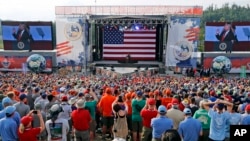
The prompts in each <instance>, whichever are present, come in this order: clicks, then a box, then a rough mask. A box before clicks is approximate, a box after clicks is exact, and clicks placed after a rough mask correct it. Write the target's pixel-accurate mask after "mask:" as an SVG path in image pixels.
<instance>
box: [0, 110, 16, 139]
mask: <svg viewBox="0 0 250 141" xmlns="http://www.w3.org/2000/svg"><path fill="white" fill-rule="evenodd" d="M4 111H5V116H6V117H4V118H2V119H1V120H0V135H1V138H2V141H18V135H17V129H18V126H19V125H17V123H16V121H15V120H14V119H13V116H14V114H15V111H16V107H15V106H7V107H6V108H5V110H4Z"/></svg>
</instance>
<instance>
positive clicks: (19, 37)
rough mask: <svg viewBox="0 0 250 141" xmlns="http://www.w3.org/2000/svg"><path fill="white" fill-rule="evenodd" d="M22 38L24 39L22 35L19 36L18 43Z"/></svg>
mask: <svg viewBox="0 0 250 141" xmlns="http://www.w3.org/2000/svg"><path fill="white" fill-rule="evenodd" d="M21 38H22V33H20V34H19V36H18V41H20V40H21Z"/></svg>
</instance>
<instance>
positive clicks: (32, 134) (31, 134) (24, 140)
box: [18, 127, 41, 141]
mask: <svg viewBox="0 0 250 141" xmlns="http://www.w3.org/2000/svg"><path fill="white" fill-rule="evenodd" d="M40 131H41V128H40V127H38V128H28V129H25V130H24V132H23V133H20V132H19V130H18V137H19V141H37V135H39V134H40Z"/></svg>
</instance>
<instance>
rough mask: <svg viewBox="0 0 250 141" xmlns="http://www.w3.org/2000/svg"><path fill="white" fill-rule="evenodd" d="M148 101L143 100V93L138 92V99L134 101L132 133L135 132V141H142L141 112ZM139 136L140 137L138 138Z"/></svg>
mask: <svg viewBox="0 0 250 141" xmlns="http://www.w3.org/2000/svg"><path fill="white" fill-rule="evenodd" d="M145 103H146V101H145V100H144V99H143V92H142V91H137V92H136V98H135V99H133V100H132V132H133V141H137V139H138V140H139V141H140V140H141V133H142V117H141V115H140V112H141V110H142V108H143V107H144V106H145ZM137 135H138V136H137Z"/></svg>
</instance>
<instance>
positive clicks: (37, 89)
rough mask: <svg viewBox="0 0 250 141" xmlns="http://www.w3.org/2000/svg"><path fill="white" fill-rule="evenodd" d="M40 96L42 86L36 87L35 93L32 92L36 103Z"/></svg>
mask: <svg viewBox="0 0 250 141" xmlns="http://www.w3.org/2000/svg"><path fill="white" fill-rule="evenodd" d="M39 96H40V88H38V87H36V88H35V90H34V93H33V94H32V99H33V101H34V103H35V100H36V99H37V98H38V97H39Z"/></svg>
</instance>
